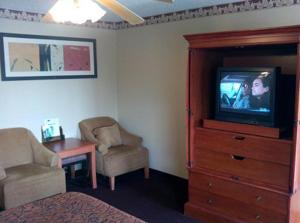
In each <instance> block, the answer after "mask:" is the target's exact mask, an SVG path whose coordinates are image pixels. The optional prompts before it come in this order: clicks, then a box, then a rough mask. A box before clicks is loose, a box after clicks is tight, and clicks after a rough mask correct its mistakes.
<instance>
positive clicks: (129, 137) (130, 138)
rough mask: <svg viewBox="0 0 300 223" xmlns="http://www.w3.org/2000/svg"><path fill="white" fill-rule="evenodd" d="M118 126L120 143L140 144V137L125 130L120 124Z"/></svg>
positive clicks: (141, 139)
mask: <svg viewBox="0 0 300 223" xmlns="http://www.w3.org/2000/svg"><path fill="white" fill-rule="evenodd" d="M119 128H120V134H121V138H122V143H123V144H124V145H131V146H141V145H142V142H143V138H142V137H140V136H137V135H134V134H132V133H129V132H127V131H126V130H125V129H123V128H122V127H121V126H120V125H119Z"/></svg>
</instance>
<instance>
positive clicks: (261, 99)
mask: <svg viewBox="0 0 300 223" xmlns="http://www.w3.org/2000/svg"><path fill="white" fill-rule="evenodd" d="M250 107H251V108H252V109H258V110H266V111H270V78H269V77H268V74H265V75H259V76H257V77H256V78H255V79H254V80H253V83H252V97H251V99H250Z"/></svg>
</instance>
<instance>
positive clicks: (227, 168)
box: [195, 148, 289, 191]
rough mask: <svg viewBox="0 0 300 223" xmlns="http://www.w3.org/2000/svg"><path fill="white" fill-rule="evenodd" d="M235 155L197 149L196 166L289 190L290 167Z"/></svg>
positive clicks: (239, 178)
mask: <svg viewBox="0 0 300 223" xmlns="http://www.w3.org/2000/svg"><path fill="white" fill-rule="evenodd" d="M235 158H238V157H234V154H229V153H218V152H214V151H211V150H207V149H202V148H201V149H200V148H199V149H196V151H195V166H196V167H200V168H201V167H202V168H207V169H212V170H214V171H220V172H225V173H228V174H231V175H232V177H233V178H235V177H236V178H237V179H238V180H242V179H243V178H248V179H251V180H254V181H260V182H264V183H266V184H269V185H270V186H272V185H275V186H279V187H281V188H282V190H284V191H288V190H289V166H286V165H280V164H276V163H271V162H263V161H258V160H254V159H250V158H245V159H243V160H239V159H235Z"/></svg>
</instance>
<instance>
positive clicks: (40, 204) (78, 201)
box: [0, 192, 144, 223]
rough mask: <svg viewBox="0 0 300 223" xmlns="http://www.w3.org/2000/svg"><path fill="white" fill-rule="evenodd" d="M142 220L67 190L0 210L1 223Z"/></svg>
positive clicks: (141, 222)
mask: <svg viewBox="0 0 300 223" xmlns="http://www.w3.org/2000/svg"><path fill="white" fill-rule="evenodd" d="M4 222H5V223H21V222H22V223H26V222H28V223H29V222H30V223H46V222H47V223H53V222H54V223H60V222H70V223H85V222H93V223H98V222H109V223H117V222H118V223H122V222H124V223H125V222H126V223H144V221H142V220H140V219H138V218H136V217H134V216H132V215H130V214H128V213H125V212H123V211H121V210H119V209H117V208H114V207H112V206H111V205H109V204H107V203H105V202H103V201H101V200H98V199H96V198H93V197H91V196H89V195H86V194H82V193H78V192H68V193H64V194H59V195H56V196H53V197H49V198H45V199H42V200H38V201H34V202H31V203H28V204H25V205H23V206H20V207H16V208H11V209H8V210H5V211H2V212H0V223H4Z"/></svg>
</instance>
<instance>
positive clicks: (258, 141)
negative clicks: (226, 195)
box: [194, 128, 292, 165]
mask: <svg viewBox="0 0 300 223" xmlns="http://www.w3.org/2000/svg"><path fill="white" fill-rule="evenodd" d="M194 143H195V146H196V147H201V148H205V149H209V150H214V151H218V152H225V153H232V154H236V155H240V156H245V157H248V158H253V159H257V160H264V161H271V162H276V163H280V164H285V165H289V164H290V156H291V149H292V142H291V141H287V140H279V139H271V138H266V137H259V136H251V135H245V134H237V133H232V132H225V131H218V130H211V129H204V128H196V129H195V140H194Z"/></svg>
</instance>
